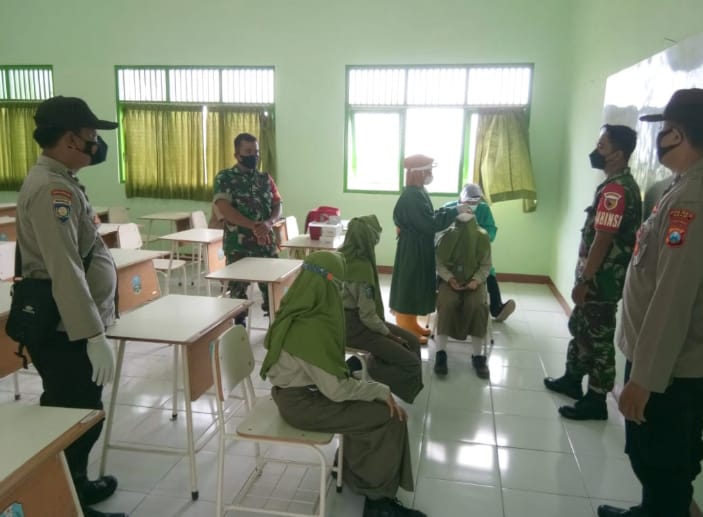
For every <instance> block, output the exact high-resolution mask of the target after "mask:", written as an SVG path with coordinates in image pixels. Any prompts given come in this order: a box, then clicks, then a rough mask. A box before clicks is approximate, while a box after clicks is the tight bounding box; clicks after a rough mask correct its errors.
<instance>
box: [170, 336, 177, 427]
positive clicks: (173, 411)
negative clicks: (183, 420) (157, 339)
mask: <svg viewBox="0 0 703 517" xmlns="http://www.w3.org/2000/svg"><path fill="white" fill-rule="evenodd" d="M171 346H172V347H173V398H172V399H171V402H172V403H171V420H176V419H177V418H178V346H177V345H171Z"/></svg>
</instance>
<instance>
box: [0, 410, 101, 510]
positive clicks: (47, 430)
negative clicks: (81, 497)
mask: <svg viewBox="0 0 703 517" xmlns="http://www.w3.org/2000/svg"><path fill="white" fill-rule="evenodd" d="M103 416H104V413H103V412H102V411H97V410H94V409H68V408H58V407H40V406H26V405H22V404H9V405H2V406H0V420H2V422H3V431H2V440H0V457H2V461H0V512H4V511H5V510H7V509H8V508H10V507H12V505H13V504H18V505H21V509H22V511H23V512H24V515H25V516H27V517H33V516H62V517H64V516H66V517H73V516H76V515H83V512H82V511H81V508H80V503H79V502H78V496H77V494H76V490H75V488H74V487H73V481H72V480H71V473H70V472H69V470H68V465H67V464H66V457H65V456H64V453H63V451H64V449H65V448H66V447H68V446H69V445H71V444H72V443H73V442H74V441H75V440H76V438H78V437H80V436H82V435H83V434H84V433H85V432H86V431H88V430H89V429H90V428H91V427H93V426H94V425H95V424H97V423H98V422H100V420H102V418H103ZM10 515H13V514H12V513H10Z"/></svg>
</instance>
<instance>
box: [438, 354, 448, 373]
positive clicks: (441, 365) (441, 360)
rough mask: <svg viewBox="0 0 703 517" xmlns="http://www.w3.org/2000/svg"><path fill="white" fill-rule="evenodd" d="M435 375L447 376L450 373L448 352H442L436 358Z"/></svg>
mask: <svg viewBox="0 0 703 517" xmlns="http://www.w3.org/2000/svg"><path fill="white" fill-rule="evenodd" d="M434 373H436V374H437V375H447V374H448V373H449V368H447V352H445V351H444V350H440V351H439V352H437V353H436V354H435V356H434Z"/></svg>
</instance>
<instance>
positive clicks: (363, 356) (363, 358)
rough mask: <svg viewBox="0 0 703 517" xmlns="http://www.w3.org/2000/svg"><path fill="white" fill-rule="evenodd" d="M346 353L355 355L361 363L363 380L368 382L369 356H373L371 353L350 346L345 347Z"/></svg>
mask: <svg viewBox="0 0 703 517" xmlns="http://www.w3.org/2000/svg"><path fill="white" fill-rule="evenodd" d="M344 352H345V353H347V354H349V355H353V356H354V357H356V358H357V359H358V360H359V362H360V363H361V380H362V381H368V380H369V370H368V367H367V364H366V362H367V361H368V358H369V355H371V353H370V352H368V351H367V350H361V349H360V348H352V347H350V346H348V347H345V348H344Z"/></svg>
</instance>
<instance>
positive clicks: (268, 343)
mask: <svg viewBox="0 0 703 517" xmlns="http://www.w3.org/2000/svg"><path fill="white" fill-rule="evenodd" d="M344 277H345V264H344V258H343V256H342V255H341V254H339V253H331V252H324V251H320V252H317V253H312V254H310V255H309V256H308V257H307V258H306V259H305V262H304V264H303V270H302V271H301V273H300V275H299V276H298V278H297V279H296V280H295V282H293V285H291V287H290V289H289V290H288V292H287V293H286V295H285V296H284V297H283V300H282V301H281V308H280V309H279V311H278V312H277V313H276V320H275V321H274V322H273V324H272V325H271V328H270V329H269V331H268V333H267V334H266V340H265V342H264V346H265V348H266V349H267V353H266V357H265V358H264V362H263V364H262V366H261V376H262V377H263V378H266V377H268V378H269V379H270V381H271V384H273V388H272V389H271V395H272V396H273V399H274V401H275V402H276V405H277V406H278V410H279V411H280V413H281V417H282V418H283V419H284V420H285V421H286V422H288V423H289V424H290V425H292V426H294V427H297V428H299V429H304V430H310V431H322V432H331V433H342V434H343V435H344V458H343V465H342V468H343V471H344V481H345V483H346V484H347V485H348V486H349V487H350V488H351V489H352V490H353V491H354V492H356V493H358V494H361V495H363V496H365V497H366V500H365V504H364V513H363V517H426V516H425V514H424V513H422V512H419V511H417V510H412V509H409V508H405V507H404V506H402V505H401V504H400V503H399V502H398V501H397V500H396V499H395V496H396V492H397V490H398V488H399V487H402V488H404V489H405V490H408V491H412V490H413V475H412V465H411V459H410V446H409V442H408V428H407V424H406V422H405V420H406V418H407V415H406V413H405V411H404V410H403V408H401V407H400V406H398V405H397V404H396V402H395V400H394V399H393V395H392V394H391V392H390V390H389V389H388V386H386V385H384V384H380V383H378V382H367V381H359V380H356V379H354V378H353V377H350V376H349V370H348V369H347V366H346V364H345V363H344V345H345V337H344V334H345V332H344V310H343V308H342V300H341V296H340V290H341V289H342V280H341V279H343V278H344Z"/></svg>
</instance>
